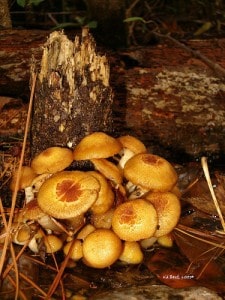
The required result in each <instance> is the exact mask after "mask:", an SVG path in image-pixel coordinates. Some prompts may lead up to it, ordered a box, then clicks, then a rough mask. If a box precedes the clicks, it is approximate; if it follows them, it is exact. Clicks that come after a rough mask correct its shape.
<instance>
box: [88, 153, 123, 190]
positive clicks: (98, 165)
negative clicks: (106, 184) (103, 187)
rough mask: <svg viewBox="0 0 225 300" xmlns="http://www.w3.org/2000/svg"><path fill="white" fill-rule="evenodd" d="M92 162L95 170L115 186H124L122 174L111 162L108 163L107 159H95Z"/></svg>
mask: <svg viewBox="0 0 225 300" xmlns="http://www.w3.org/2000/svg"><path fill="white" fill-rule="evenodd" d="M91 162H92V163H93V165H94V167H95V170H97V171H99V172H100V173H101V174H102V175H104V176H105V177H106V178H107V179H108V180H110V181H111V182H112V183H113V185H114V186H119V185H121V184H122V181H123V175H122V172H121V171H120V169H119V168H118V167H117V166H116V165H114V164H113V163H112V162H111V161H108V160H107V159H105V158H93V159H91Z"/></svg>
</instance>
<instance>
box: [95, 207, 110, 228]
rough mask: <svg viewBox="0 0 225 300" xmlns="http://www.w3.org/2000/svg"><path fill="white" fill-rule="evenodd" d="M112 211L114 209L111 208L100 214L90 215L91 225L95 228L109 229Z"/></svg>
mask: <svg viewBox="0 0 225 300" xmlns="http://www.w3.org/2000/svg"><path fill="white" fill-rule="evenodd" d="M114 210H115V209H114V208H111V209H109V210H107V211H106V212H104V213H102V214H91V220H90V222H91V224H93V225H94V226H95V228H106V229H110V228H111V226H112V217H113V214H114Z"/></svg>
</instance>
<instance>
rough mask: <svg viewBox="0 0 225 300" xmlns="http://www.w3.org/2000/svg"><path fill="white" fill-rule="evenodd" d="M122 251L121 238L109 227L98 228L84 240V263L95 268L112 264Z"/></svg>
mask: <svg viewBox="0 0 225 300" xmlns="http://www.w3.org/2000/svg"><path fill="white" fill-rule="evenodd" d="M121 252H122V242H121V240H120V239H119V237H118V236H117V235H116V234H115V233H114V232H113V231H111V230H109V229H96V230H95V231H94V232H92V233H90V234H89V235H88V236H87V237H86V239H85V240H84V242H83V256H84V263H85V264H87V265H88V266H90V267H93V268H106V267H109V266H111V265H112V264H113V263H114V262H115V261H116V260H117V259H118V258H119V256H120V254H121Z"/></svg>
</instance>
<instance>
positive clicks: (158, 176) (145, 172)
mask: <svg viewBox="0 0 225 300" xmlns="http://www.w3.org/2000/svg"><path fill="white" fill-rule="evenodd" d="M124 177H125V178H126V179H127V180H129V181H131V182H132V183H133V184H134V185H139V186H141V187H143V188H147V189H149V190H152V191H161V192H164V191H170V190H171V189H172V188H173V187H174V186H175V184H176V182H177V179H178V176H177V173H176V171H175V169H174V168H173V166H172V165H171V164H170V163H169V162H168V161H167V160H166V159H164V158H162V157H160V156H158V155H154V154H149V153H144V154H143V153H140V154H136V155H134V156H133V157H131V158H130V159H129V160H128V161H127V162H126V164H125V166H124Z"/></svg>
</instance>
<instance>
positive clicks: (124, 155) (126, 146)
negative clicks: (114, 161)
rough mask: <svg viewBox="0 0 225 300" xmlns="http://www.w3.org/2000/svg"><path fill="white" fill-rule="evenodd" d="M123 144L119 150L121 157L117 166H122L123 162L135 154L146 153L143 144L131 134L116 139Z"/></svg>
mask: <svg viewBox="0 0 225 300" xmlns="http://www.w3.org/2000/svg"><path fill="white" fill-rule="evenodd" d="M117 140H118V141H119V142H120V143H121V144H122V146H123V149H122V151H120V155H121V159H120V160H119V167H120V168H122V169H123V168H124V165H125V163H126V162H127V161H128V160H129V159H130V158H131V157H132V156H134V155H135V154H138V153H146V152H147V148H146V147H145V145H144V144H143V143H142V142H141V141H140V140H139V139H137V138H135V137H134V136H131V135H124V136H120V137H119V138H118V139H117Z"/></svg>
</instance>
